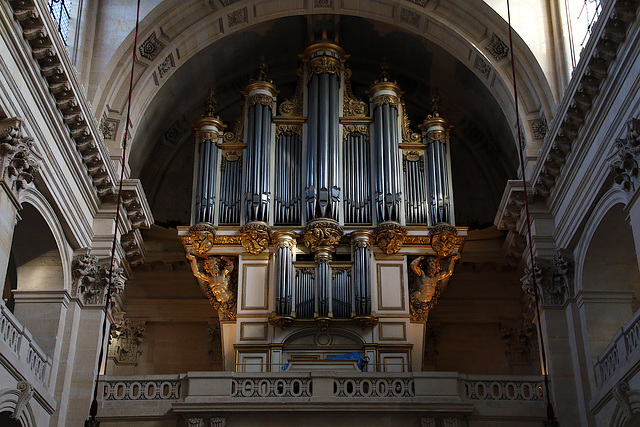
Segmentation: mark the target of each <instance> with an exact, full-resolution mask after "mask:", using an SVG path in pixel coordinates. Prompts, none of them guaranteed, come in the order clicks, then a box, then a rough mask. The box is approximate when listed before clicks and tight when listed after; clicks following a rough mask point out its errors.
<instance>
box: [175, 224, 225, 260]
mask: <svg viewBox="0 0 640 427" xmlns="http://www.w3.org/2000/svg"><path fill="white" fill-rule="evenodd" d="M216 231H217V229H216V227H215V226H214V225H213V224H211V223H210V222H199V223H197V224H196V225H194V226H192V227H191V228H190V229H189V234H188V235H186V236H182V237H180V240H182V245H183V246H185V248H186V247H187V246H191V248H192V249H193V251H194V252H195V254H196V255H198V256H199V257H204V256H206V254H207V252H209V250H210V249H211V248H212V247H213V242H214V239H215V236H216Z"/></svg>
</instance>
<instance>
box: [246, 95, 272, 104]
mask: <svg viewBox="0 0 640 427" xmlns="http://www.w3.org/2000/svg"><path fill="white" fill-rule="evenodd" d="M254 105H264V106H266V107H269V108H273V97H271V96H269V95H266V94H264V93H256V94H255V95H251V96H249V98H248V99H247V106H249V108H251V107H253V106H254Z"/></svg>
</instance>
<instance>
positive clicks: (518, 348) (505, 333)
mask: <svg viewBox="0 0 640 427" xmlns="http://www.w3.org/2000/svg"><path fill="white" fill-rule="evenodd" d="M500 336H501V337H502V340H503V341H504V342H505V343H506V344H507V347H508V350H507V356H508V357H509V361H510V363H511V365H528V364H530V363H531V361H532V359H534V358H536V356H537V354H538V334H537V332H536V328H535V326H534V324H533V323H532V322H531V321H529V320H528V319H526V318H525V317H523V318H522V319H520V320H508V319H502V320H501V321H500Z"/></svg>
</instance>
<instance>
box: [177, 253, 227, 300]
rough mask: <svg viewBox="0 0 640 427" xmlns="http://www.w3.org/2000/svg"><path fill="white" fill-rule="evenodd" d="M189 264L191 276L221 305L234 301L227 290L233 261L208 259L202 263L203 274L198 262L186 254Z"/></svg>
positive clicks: (191, 255) (222, 258) (225, 258)
mask: <svg viewBox="0 0 640 427" xmlns="http://www.w3.org/2000/svg"><path fill="white" fill-rule="evenodd" d="M187 259H188V260H189V261H190V262H191V270H192V271H193V275H194V276H195V277H197V278H198V279H201V280H203V281H204V282H205V283H206V286H207V287H208V288H209V290H210V291H211V293H212V294H213V296H214V297H215V298H216V299H217V300H218V301H219V302H221V303H225V302H228V301H230V300H232V299H235V295H234V294H233V292H232V291H231V290H230V289H229V278H230V276H231V272H232V271H233V261H231V259H229V258H227V257H226V256H223V257H220V258H216V257H210V258H207V259H206V260H205V261H204V272H202V271H200V267H199V266H198V261H197V260H196V257H195V256H193V254H191V253H189V254H187ZM221 267H222V268H221Z"/></svg>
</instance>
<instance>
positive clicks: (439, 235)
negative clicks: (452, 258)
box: [430, 222, 458, 258]
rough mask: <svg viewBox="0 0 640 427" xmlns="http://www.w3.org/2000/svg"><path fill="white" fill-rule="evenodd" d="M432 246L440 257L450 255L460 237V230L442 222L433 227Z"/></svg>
mask: <svg viewBox="0 0 640 427" xmlns="http://www.w3.org/2000/svg"><path fill="white" fill-rule="evenodd" d="M430 234H431V248H432V249H433V250H434V252H435V253H436V255H438V257H440V258H445V257H448V256H449V255H451V254H452V253H453V250H454V249H455V247H456V243H457V241H458V239H457V238H456V236H457V234H458V230H456V228H455V227H453V226H451V225H449V224H447V223H445V222H441V223H439V224H436V225H435V227H433V228H432V229H431V232H430Z"/></svg>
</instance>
